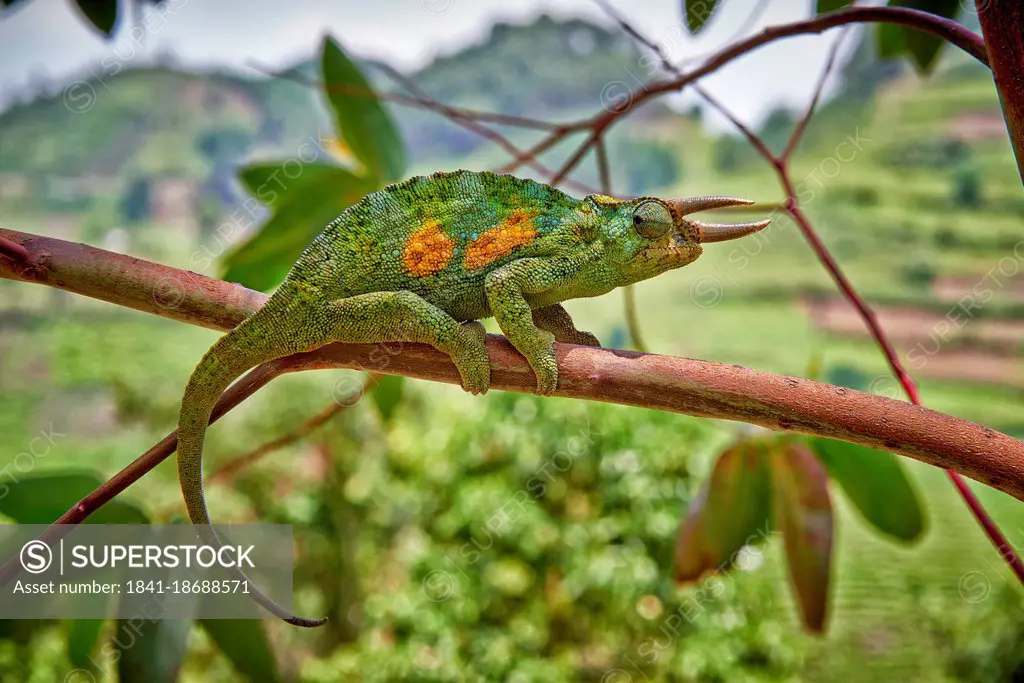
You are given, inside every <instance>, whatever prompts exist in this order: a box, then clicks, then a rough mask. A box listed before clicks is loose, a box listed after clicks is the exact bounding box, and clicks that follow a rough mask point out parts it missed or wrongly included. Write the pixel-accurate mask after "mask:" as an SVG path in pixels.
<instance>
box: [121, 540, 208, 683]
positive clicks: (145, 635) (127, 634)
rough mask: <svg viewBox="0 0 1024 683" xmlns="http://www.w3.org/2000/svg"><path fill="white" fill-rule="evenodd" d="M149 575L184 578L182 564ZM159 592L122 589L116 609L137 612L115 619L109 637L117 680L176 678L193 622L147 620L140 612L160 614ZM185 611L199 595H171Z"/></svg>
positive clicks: (168, 682)
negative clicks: (147, 593)
mask: <svg viewBox="0 0 1024 683" xmlns="http://www.w3.org/2000/svg"><path fill="white" fill-rule="evenodd" d="M161 530H162V529H161V527H156V528H154V532H153V533H154V534H155V535H156V538H154V543H156V544H159V543H160V533H161ZM150 571H151V575H150V576H149V578H150V579H152V580H154V581H164V582H165V584H166V583H169V581H170V580H171V579H172V578H173V579H183V578H185V577H186V576H187V574H186V570H185V569H184V568H183V567H180V566H179V567H176V568H170V567H166V566H163V567H160V568H157V569H151V570H150ZM159 599H160V596H153V595H146V594H144V593H143V594H139V593H122V594H121V595H120V600H121V605H120V607H119V611H120V612H121V613H122V614H137V615H140V616H139V617H136V618H134V619H118V620H117V621H116V622H115V630H114V633H113V635H112V641H113V645H114V648H115V650H116V651H115V653H114V655H113V656H114V657H117V660H116V661H117V673H118V679H117V680H118V681H119V683H173V682H174V681H177V680H178V674H179V673H180V672H181V665H182V661H183V660H184V657H185V651H186V649H187V647H188V637H189V634H190V633H191V632H192V627H193V625H194V624H195V622H194V621H193V620H192V619H158V620H150V619H148V618H145V617H144V616H141V615H150V614H159V608H160V604H159ZM174 599H175V602H176V603H178V604H179V605H181V606H183V608H184V609H185V611H186V612H189V611H191V614H195V613H196V611H197V610H198V608H199V600H201V599H202V598H201V595H200V593H199V592H190V593H184V594H179V595H175V596H174Z"/></svg>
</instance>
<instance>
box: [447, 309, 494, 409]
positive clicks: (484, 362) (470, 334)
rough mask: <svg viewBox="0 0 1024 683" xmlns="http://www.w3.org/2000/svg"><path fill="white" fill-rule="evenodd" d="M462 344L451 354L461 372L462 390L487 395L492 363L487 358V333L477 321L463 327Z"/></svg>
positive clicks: (467, 323)
mask: <svg viewBox="0 0 1024 683" xmlns="http://www.w3.org/2000/svg"><path fill="white" fill-rule="evenodd" d="M461 328H462V329H461V333H462V334H461V335H460V336H461V337H462V340H461V344H460V346H459V348H457V349H453V350H452V351H451V352H450V355H451V358H452V362H453V363H455V367H456V368H458V370H459V376H460V377H461V378H462V388H463V389H465V390H466V391H468V392H469V393H471V394H486V393H487V390H488V389H490V388H491V361H490V359H489V358H488V357H487V343H486V340H487V332H486V330H484V326H483V325H482V324H481V323H479V322H477V321H476V320H470V321H468V322H464V323H462V325H461Z"/></svg>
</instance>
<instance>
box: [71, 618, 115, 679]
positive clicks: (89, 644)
mask: <svg viewBox="0 0 1024 683" xmlns="http://www.w3.org/2000/svg"><path fill="white" fill-rule="evenodd" d="M105 623H107V622H106V619H70V620H68V621H66V622H65V633H66V637H67V648H68V661H69V662H71V665H72V666H74V667H75V668H76V669H85V670H86V671H93V670H94V669H95V668H96V664H95V663H94V662H93V659H92V652H93V650H95V649H96V641H97V640H99V637H100V631H102V630H103V625H104V624H105Z"/></svg>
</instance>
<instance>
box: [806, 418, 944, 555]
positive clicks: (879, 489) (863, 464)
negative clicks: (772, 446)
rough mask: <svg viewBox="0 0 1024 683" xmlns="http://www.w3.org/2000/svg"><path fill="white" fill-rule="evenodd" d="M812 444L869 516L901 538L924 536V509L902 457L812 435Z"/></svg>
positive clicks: (869, 518) (891, 533)
mask: <svg viewBox="0 0 1024 683" xmlns="http://www.w3.org/2000/svg"><path fill="white" fill-rule="evenodd" d="M811 448H812V449H813V450H814V452H815V453H817V455H818V457H819V458H820V459H821V461H822V462H823V463H824V464H825V467H826V469H827V470H828V473H829V474H830V475H831V476H832V478H833V479H835V480H836V481H837V482H839V485H840V486H842V487H843V491H845V492H846V495H847V496H849V497H850V500H851V501H852V502H853V504H854V505H855V506H856V507H857V509H858V510H859V511H860V514H861V515H863V516H864V519H865V520H867V521H868V522H869V523H870V524H872V525H873V526H874V527H875V528H876V529H878V530H879V531H881V532H882V533H883V534H886V535H888V536H892V537H893V538H895V539H898V540H900V541H905V542H908V543H909V542H913V541H917V540H919V539H920V538H921V535H922V534H923V533H924V529H925V521H924V512H923V511H922V509H921V502H920V499H919V498H918V497H917V493H916V492H915V491H914V487H913V485H912V484H911V483H910V479H909V478H908V477H907V473H906V471H905V470H904V469H903V465H902V464H901V463H900V461H899V458H898V457H896V456H895V455H893V454H892V453H887V452H886V451H879V450H875V449H874V448H866V447H864V446H858V445H856V444H852V443H846V442H845V441H836V440H834V439H821V438H814V439H811Z"/></svg>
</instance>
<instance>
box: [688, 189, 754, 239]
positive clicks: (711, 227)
mask: <svg viewBox="0 0 1024 683" xmlns="http://www.w3.org/2000/svg"><path fill="white" fill-rule="evenodd" d="M753 203H754V202H753V201H751V200H749V199H739V198H738V197H723V196H720V195H707V196H704V197H689V198H687V199H673V200H670V201H669V202H668V204H669V205H670V206H671V207H672V209H673V211H674V212H675V213H676V214H677V215H678V216H679V217H683V216H686V215H687V214H691V213H697V212H698V211H710V210H712V209H724V208H726V207H729V206H749V205H751V204H753ZM684 220H685V221H686V222H687V223H689V224H690V225H692V226H693V227H695V228H696V230H697V239H698V241H699V242H724V241H725V240H733V239H736V238H738V237H743V236H745V235H749V234H751V233H753V232H757V231H758V230H761V229H762V228H764V227H765V226H767V225H768V224H769V223H771V219H765V220H763V221H755V222H752V223H703V222H701V221H697V220H693V219H692V218H685V219H684Z"/></svg>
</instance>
